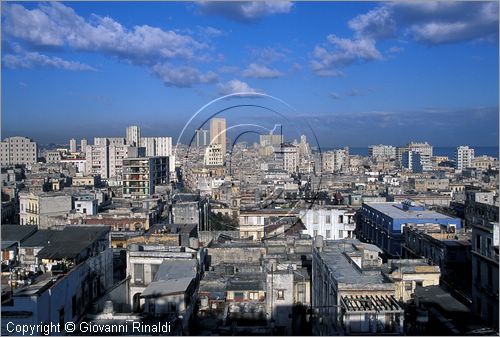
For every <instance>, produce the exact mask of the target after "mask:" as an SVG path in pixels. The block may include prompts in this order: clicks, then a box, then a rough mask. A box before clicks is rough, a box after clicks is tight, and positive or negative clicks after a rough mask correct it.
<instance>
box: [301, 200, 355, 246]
mask: <svg viewBox="0 0 500 337" xmlns="http://www.w3.org/2000/svg"><path fill="white" fill-rule="evenodd" d="M354 215H355V211H354V209H352V208H350V207H346V206H314V207H312V208H310V209H307V210H301V211H300V214H299V217H300V219H301V220H302V222H303V223H304V225H305V226H306V230H304V231H303V233H304V234H309V235H310V236H311V237H313V238H314V237H316V236H318V235H321V236H323V238H325V239H326V240H339V239H345V238H354V231H355V229H356V223H355V221H354Z"/></svg>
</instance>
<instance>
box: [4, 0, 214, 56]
mask: <svg viewBox="0 0 500 337" xmlns="http://www.w3.org/2000/svg"><path fill="white" fill-rule="evenodd" d="M3 28H4V31H5V33H7V34H8V35H10V36H13V37H16V38H20V39H23V40H24V41H25V42H27V43H31V44H33V45H36V46H52V47H54V46H55V47H63V46H65V45H66V46H68V47H71V48H75V49H78V50H84V51H90V52H100V53H106V54H111V55H114V56H118V57H120V58H124V59H128V60H131V61H134V62H136V63H148V62H152V61H155V60H161V59H171V58H184V59H190V58H193V57H194V55H195V53H196V52H197V51H199V50H201V49H204V48H206V47H207V46H206V45H205V44H203V43H200V42H198V41H196V40H194V39H193V38H192V37H190V36H188V35H182V34H178V33H175V32H174V31H171V30H162V29H160V28H156V27H151V26H148V25H142V26H135V27H133V29H130V30H129V29H127V28H125V27H124V26H122V25H121V24H120V23H119V22H117V21H115V20H113V19H112V18H110V17H100V16H97V15H94V16H93V17H92V20H91V21H86V20H85V19H84V18H82V17H81V16H79V15H77V14H76V13H75V11H74V10H73V9H72V8H70V7H67V6H65V5H63V4H61V3H57V2H52V3H50V4H48V5H40V6H39V8H35V9H32V10H29V9H26V8H24V7H23V6H21V5H19V4H12V5H10V4H8V5H5V9H4V23H3Z"/></svg>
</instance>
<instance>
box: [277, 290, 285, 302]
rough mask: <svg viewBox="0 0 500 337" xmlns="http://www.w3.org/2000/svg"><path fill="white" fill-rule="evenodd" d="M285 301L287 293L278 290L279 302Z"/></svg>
mask: <svg viewBox="0 0 500 337" xmlns="http://www.w3.org/2000/svg"><path fill="white" fill-rule="evenodd" d="M284 299H285V291H284V290H278V300H284Z"/></svg>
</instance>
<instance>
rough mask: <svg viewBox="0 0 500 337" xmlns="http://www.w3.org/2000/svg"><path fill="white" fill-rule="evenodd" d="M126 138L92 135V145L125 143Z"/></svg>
mask: <svg viewBox="0 0 500 337" xmlns="http://www.w3.org/2000/svg"><path fill="white" fill-rule="evenodd" d="M125 144H126V140H125V138H123V137H94V145H98V146H110V145H125Z"/></svg>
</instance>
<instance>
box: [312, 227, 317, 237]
mask: <svg viewBox="0 0 500 337" xmlns="http://www.w3.org/2000/svg"><path fill="white" fill-rule="evenodd" d="M313 236H314V237H316V236H318V230H317V229H315V230H313Z"/></svg>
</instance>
